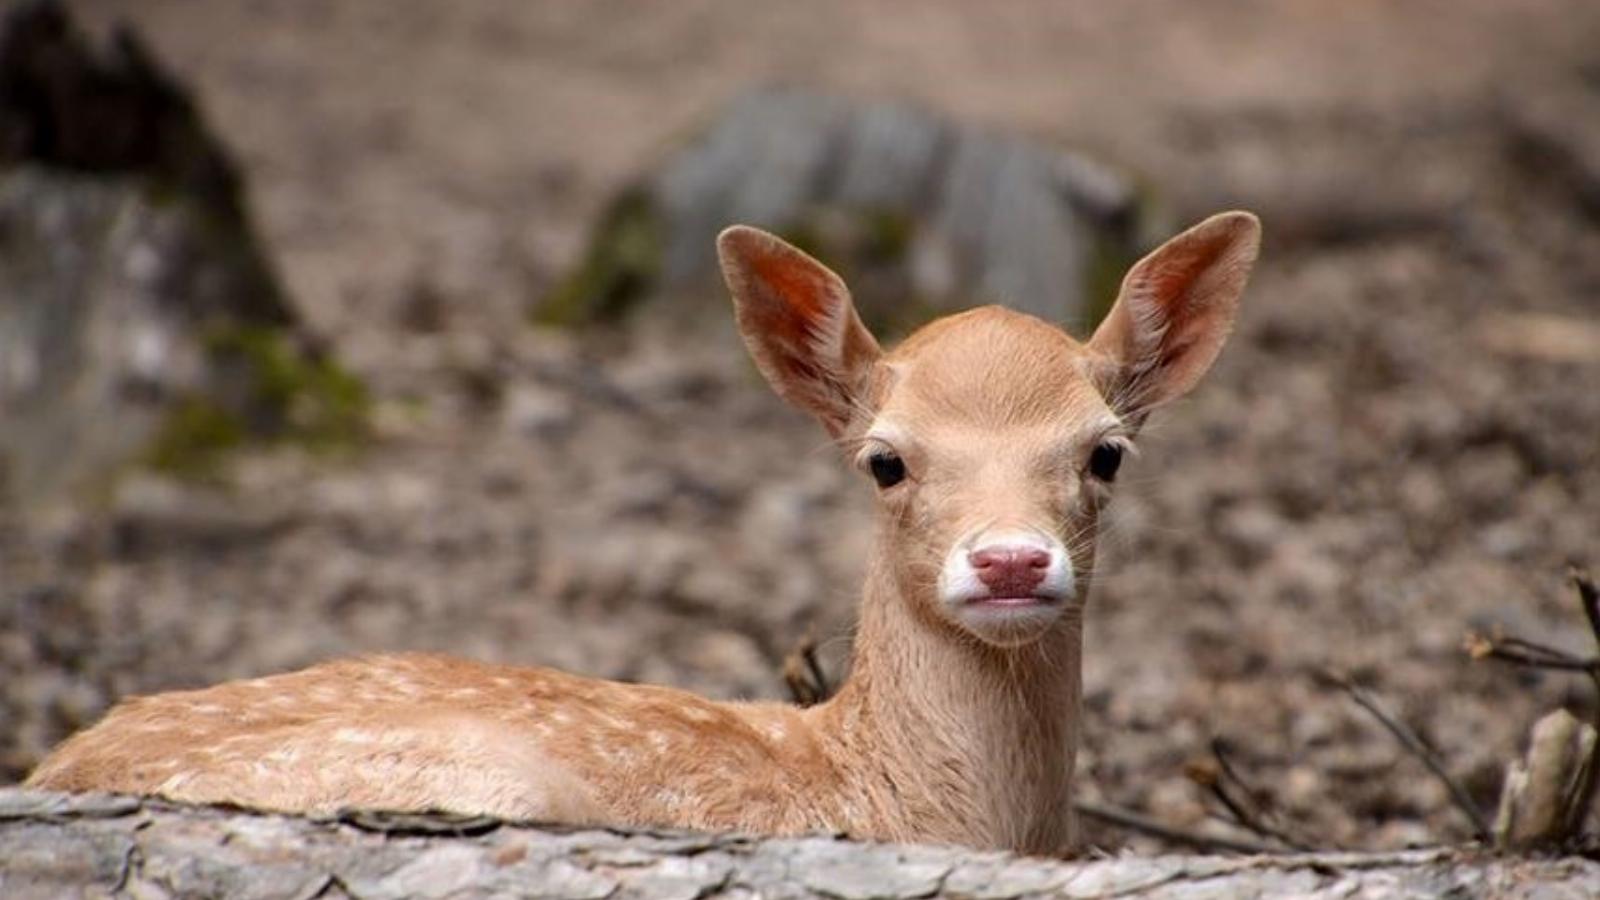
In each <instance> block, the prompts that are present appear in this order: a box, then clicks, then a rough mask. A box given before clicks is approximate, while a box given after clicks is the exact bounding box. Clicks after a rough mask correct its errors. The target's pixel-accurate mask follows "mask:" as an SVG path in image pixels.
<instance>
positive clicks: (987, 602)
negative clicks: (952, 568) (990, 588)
mask: <svg viewBox="0 0 1600 900" xmlns="http://www.w3.org/2000/svg"><path fill="white" fill-rule="evenodd" d="M1060 602H1061V598H1060V597H1050V596H1042V595H1030V596H1026V597H973V598H972V599H971V600H968V601H967V605H968V606H977V607H985V606H987V607H993V608H996V609H1013V608H1018V607H1027V606H1050V605H1053V604H1056V603H1060Z"/></svg>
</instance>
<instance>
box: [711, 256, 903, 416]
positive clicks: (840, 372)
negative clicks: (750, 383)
mask: <svg viewBox="0 0 1600 900" xmlns="http://www.w3.org/2000/svg"><path fill="white" fill-rule="evenodd" d="M717 256H718V257H719V258H720V259H721V260H722V277H723V278H724V279H726V280H727V282H728V290H730V291H732V292H733V312H734V317H735V318H736V319H737V320H738V323H739V333H740V334H741V335H743V336H744V343H745V346H746V347H748V348H749V349H750V355H751V356H753V357H754V358H755V361H756V366H757V367H758V368H760V369H761V374H763V375H765V376H766V377H767V381H768V382H770V383H771V384H772V387H773V388H774V389H775V390H777V392H778V394H779V395H780V396H782V397H783V398H784V399H785V400H788V401H789V402H790V403H793V404H794V405H795V406H797V407H799V408H801V409H803V410H805V411H807V412H809V413H811V414H812V415H814V416H816V417H817V418H818V419H820V420H821V421H822V424H823V426H824V427H825V428H827V429H828V433H829V434H831V435H833V436H835V437H838V436H839V435H840V434H842V433H844V431H845V429H846V428H848V427H849V425H850V421H851V419H852V417H853V416H854V412H855V410H856V409H857V408H859V407H860V406H861V405H862V403H863V402H864V401H865V397H866V392H867V389H868V385H869V383H870V380H871V375H872V367H873V364H874V363H876V362H877V361H878V358H879V357H881V356H882V355H883V351H882V350H881V349H879V347H878V342H877V340H876V339H874V338H873V337H872V333H871V332H869V331H867V328H866V326H865V325H863V324H861V317H860V316H858V315H856V308H855V304H854V303H852V302H851V300H850V291H849V290H848V289H846V288H845V286H844V282H843V281H841V280H840V278H839V276H837V275H835V274H833V272H832V271H830V270H829V269H828V267H827V266H824V265H823V264H822V263H819V262H817V261H816V260H814V259H812V258H811V257H810V256H807V255H806V254H805V253H802V252H801V251H799V250H797V249H795V248H794V247H791V246H789V245H788V244H786V243H784V242H783V241H781V240H779V239H778V238H776V237H774V236H772V235H770V234H768V233H766V232H765V231H761V230H759V229H756V228H750V227H748V226H745V225H735V226H733V227H732V228H729V229H727V230H725V231H723V232H722V234H721V235H720V236H718V237H717Z"/></svg>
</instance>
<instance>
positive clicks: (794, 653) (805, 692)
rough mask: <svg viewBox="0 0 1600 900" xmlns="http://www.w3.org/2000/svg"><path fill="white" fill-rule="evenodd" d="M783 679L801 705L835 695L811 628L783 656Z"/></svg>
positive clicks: (815, 703) (816, 702)
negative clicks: (824, 669)
mask: <svg viewBox="0 0 1600 900" xmlns="http://www.w3.org/2000/svg"><path fill="white" fill-rule="evenodd" d="M783 681H784V683H785V684H787V685H788V686H789V695H790V696H791V697H793V698H794V702H795V703H797V704H799V705H800V706H815V705H817V704H818V703H821V702H822V701H824V700H826V699H828V698H829V697H831V696H833V690H834V688H833V685H832V684H831V683H829V681H828V675H827V673H826V672H824V671H823V670H822V662H821V661H820V660H818V659H817V638H816V634H815V633H813V632H812V631H810V630H809V629H808V630H807V631H806V633H805V636H804V637H802V638H800V641H799V643H797V644H795V646H794V649H793V650H790V651H789V655H788V656H785V657H784V658H783Z"/></svg>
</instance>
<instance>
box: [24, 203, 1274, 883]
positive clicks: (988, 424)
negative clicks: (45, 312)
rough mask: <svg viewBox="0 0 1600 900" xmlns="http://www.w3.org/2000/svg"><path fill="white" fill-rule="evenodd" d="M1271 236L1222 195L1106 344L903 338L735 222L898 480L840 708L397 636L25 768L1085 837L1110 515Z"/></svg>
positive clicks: (727, 817) (823, 415) (631, 813)
mask: <svg viewBox="0 0 1600 900" xmlns="http://www.w3.org/2000/svg"><path fill="white" fill-rule="evenodd" d="M1258 234H1259V226H1258V225H1257V223H1256V222H1255V219H1254V218H1253V217H1251V216H1248V215H1247V214H1242V213H1232V214H1225V215H1222V216H1217V217H1214V218H1212V219H1210V220H1207V221H1206V222H1204V223H1202V224H1201V225H1198V226H1196V227H1195V228H1193V229H1191V230H1190V231H1188V232H1186V233H1185V234H1183V235H1180V236H1179V237H1178V238H1175V239H1174V240H1172V241H1170V242H1169V243H1168V244H1167V245H1165V246H1163V247H1162V248H1161V249H1159V250H1157V251H1156V252H1155V253H1153V254H1152V255H1151V256H1149V257H1147V258H1146V259H1145V260H1143V261H1141V262H1140V263H1139V264H1138V265H1137V266H1135V267H1134V269H1133V270H1132V271H1131V272H1130V273H1129V275H1128V278H1127V280H1126V281H1125V282H1124V285H1123V291H1122V294H1121V296H1120V297H1119V300H1118V303H1117V305H1116V306H1115V307H1114V308H1113V310H1112V312H1111V313H1110V314H1109V315H1108V317H1107V320H1106V321H1105V323H1103V324H1102V325H1101V327H1100V329H1099V330H1098V331H1097V332H1096V334H1095V336H1094V338H1093V339H1092V340H1091V341H1089V342H1088V343H1087V344H1080V343H1079V342H1077V341H1075V340H1073V339H1072V338H1071V337H1069V336H1068V335H1067V334H1066V333H1065V332H1062V331H1061V330H1060V329H1058V328H1055V327H1054V326H1051V325H1049V324H1047V323H1044V322H1041V321H1039V320H1037V319H1034V318H1031V317H1029V316H1025V315H1022V314H1020V313H1015V312H1011V311H1008V310H1004V309H1000V308H997V307H986V308H982V309H978V310H973V311H970V312H967V313H963V314H961V315H957V316H951V317H948V318H946V319H942V320H940V321H938V322H935V323H933V324H931V325H929V326H927V327H926V328H924V329H922V330H921V331H919V332H917V333H916V334H914V335H912V336H911V337H910V338H908V339H907V340H906V341H905V342H904V343H902V344H901V346H900V347H898V348H896V349H895V350H894V351H893V352H890V353H885V352H884V351H883V350H881V349H880V348H879V347H878V344H877V342H876V341H875V340H874V339H873V337H872V336H871V335H870V334H869V333H868V332H867V331H866V329H865V328H864V327H863V326H862V325H861V322H860V320H859V318H858V317H857V316H856V314H855V311H854V308H853V306H852V305H851V303H850V300H849V294H848V292H847V291H846V290H845V288H844V286H843V284H842V282H840V281H839V280H838V278H837V277H836V276H834V275H833V274H832V273H831V272H829V271H828V270H827V269H825V268H823V267H822V266H821V265H820V264H819V263H817V262H815V261H814V260H811V259H810V258H809V257H806V256H805V255H804V254H802V253H800V252H799V251H797V250H794V249H793V248H791V247H789V246H787V245H786V244H783V243H782V242H781V241H778V240H777V239H776V238H773V237H771V236H770V235H765V234H763V233H761V232H757V231H754V230H753V229H744V228H735V229H730V230H729V231H728V232H725V233H724V235H723V237H722V238H721V239H720V241H719V251H720V252H721V255H722V259H723V265H724V271H725V274H726V275H727V278H728V281H729V286H730V288H731V289H732V292H733V295H734V300H735V311H736V313H737V316H738V319H739V324H740V328H741V330H742V332H743V334H744V336H745V339H746V342H747V344H748V345H749V347H750V349H751V352H752V354H753V356H754V357H755V360H756V362H757V365H758V366H759V367H760V368H761V370H762V372H763V373H764V374H765V375H766V376H767V378H768V379H769V381H771V382H772V384H773V386H774V387H775V388H776V389H777V390H778V392H779V393H780V394H782V395H783V396H784V397H785V398H787V399H789V400H790V401H791V402H793V403H795V404H796V405H798V406H800V407H801V408H803V409H805V410H807V411H809V412H811V413H812V414H813V415H815V416H816V417H817V418H818V419H819V420H820V421H821V422H822V424H823V425H824V427H825V428H827V430H828V431H829V432H830V433H831V434H832V435H833V436H834V437H835V438H836V439H838V440H839V441H840V442H841V444H843V445H844V446H846V447H848V448H851V449H852V450H853V451H854V458H855V461H856V463H857V465H858V466H860V467H861V468H863V469H865V470H867V471H869V472H870V473H871V475H872V477H873V478H874V480H876V481H877V483H878V485H879V494H880V515H879V520H878V527H877V530H876V536H875V538H874V541H875V544H874V548H873V552H872V554H871V558H870V563H869V571H868V574H867V579H866V585H865V588H864V590H863V595H862V602H861V613H860V627H859V631H858V635H857V639H856V645H855V646H856V650H855V657H854V659H853V661H852V667H851V674H850V677H849V679H848V680H847V681H846V682H845V684H844V685H843V686H842V687H841V689H840V691H839V693H838V694H837V695H836V696H835V697H834V698H832V699H831V700H829V701H827V702H825V703H822V704H820V705H818V706H815V707H811V708H809V709H803V710H802V709H799V708H796V707H792V706H788V705H783V704H774V703H717V702H713V701H710V700H707V699H704V698H701V697H697V696H694V695H692V694H688V693H685V692H682V691H677V690H672V689H668V688H662V687H651V686H641V685H627V684H619V683H615V682H607V681H600V680H595V679H588V678H580V677H577V676H573V675H568V674H564V673H560V672H555V671H551V670H546V669H533V668H519V667H510V666H492V665H484V664H479V663H471V662H465V661H460V660H454V659H449V658H446V657H439V656H426V655H399V656H379V657H370V658H365V659H358V660H346V661H339V662H333V663H328V664H324V665H320V666H316V667H313V668H310V669H306V670H304V671H300V672H295V673H290V674H286V675H278V676H272V677H268V678H260V679H254V680H250V681H241V682H232V683H228V684H223V685H219V686H216V687H212V688H208V689H205V690H199V691H191V692H180V693H169V694H161V695H156V696H152V697H145V698H138V699H134V700H131V701H127V702H125V703H123V704H121V705H119V706H118V707H117V708H116V709H114V710H113V711H112V712H111V713H110V714H109V715H108V716H107V717H106V718H105V719H104V720H103V721H101V722H100V723H99V724H97V725H95V726H93V727H91V728H89V729H87V730H86V731H84V732H81V733H80V734H78V735H76V736H74V737H73V738H72V739H70V740H69V741H67V742H66V743H65V744H63V745H62V746H61V747H60V748H58V749H57V750H56V751H55V752H54V753H53V754H51V756H50V757H49V758H47V759H46V760H45V762H44V763H43V764H41V766H40V767H39V768H38V769H37V770H36V771H35V772H34V773H33V775H32V776H31V777H30V779H29V784H30V785H33V786H37V787H45V788H56V789H64V790H109V791H119V792H130V793H147V794H159V795H163V796H166V797H169V798H171V799H175V800H180V801H191V802H227V803H236V804H241V805H246V806H253V807H260V808H265V809H273V810H282V811H292V812H326V811H331V810H334V809H338V808H341V807H357V806H359V807H372V808H385V809H401V810H417V809H429V808H434V809H447V810H455V811H460V812H468V813H489V814H495V815H501V816H506V817H511V818H524V819H537V820H546V821H562V822H570V823H574V824H607V825H654V826H678V827H691V828H704V829H734V830H742V831H749V832H756V833H767V834H795V833H803V832H813V831H841V832H845V833H848V834H851V835H854V836H858V837H869V838H878V839H887V840H919V841H932V842H940V843H959V844H967V845H972V846H978V847H985V848H996V849H1010V850H1015V851H1021V852H1033V853H1053V852H1060V851H1063V850H1066V849H1068V848H1070V845H1071V842H1072V813H1071V800H1072V792H1071V783H1072V774H1073V764H1074V759H1075V755H1076V746H1077V728H1078V718H1079V710H1078V706H1079V698H1080V694H1081V689H1080V664H1081V641H1082V637H1081V625H1082V611H1083V604H1084V590H1083V587H1082V583H1083V582H1084V579H1085V576H1086V574H1087V573H1088V572H1090V571H1091V570H1092V567H1093V563H1094V533H1095V526H1096V522H1097V517H1098V512H1099V509H1100V507H1101V505H1102V504H1103V502H1104V500H1105V499H1106V498H1107V495H1108V493H1109V484H1110V481H1111V480H1112V478H1114V476H1115V472H1116V464H1117V462H1118V461H1119V460H1120V458H1121V453H1122V450H1123V449H1124V448H1126V447H1128V446H1130V445H1131V442H1132V439H1133V437H1134V435H1135V434H1136V433H1137V430H1138V427H1139V425H1140V424H1142V422H1143V420H1144V417H1145V416H1146V415H1147V414H1148V411H1149V410H1150V409H1151V408H1152V407H1154V406H1156V405H1159V404H1160V403H1161V402H1164V401H1165V400H1168V399H1171V398H1172V397H1175V396H1178V395H1180V394H1182V393H1183V392H1185V391H1186V390H1187V389H1188V388H1189V387H1190V386H1192V384H1193V383H1194V381H1196V380H1197V379H1198V378H1199V377H1200V375H1201V374H1203V373H1204V371H1205V370H1206V368H1208V367H1209V365H1210V363H1211V361H1212V360H1213V359H1214V357H1215V356H1216V353H1217V351H1218V349H1219V348H1220V345H1221V343H1222V340H1223V338H1224V337H1225V336H1226V333H1227V330H1228V327H1229V326H1230V324H1231V322H1232V319H1233V311H1234V307H1235V305H1236V301H1237V298H1238V295H1239V293H1240V292H1241V291H1242V289H1243V286H1244V281H1245V278H1246V276H1247V274H1248V270H1249V267H1250V265H1251V263H1252V262H1253V260H1254V256H1255V252H1256V246H1257V241H1258Z"/></svg>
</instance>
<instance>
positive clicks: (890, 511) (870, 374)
mask: <svg viewBox="0 0 1600 900" xmlns="http://www.w3.org/2000/svg"><path fill="white" fill-rule="evenodd" d="M1260 234H1261V226H1260V223H1259V222H1258V221H1257V220H1256V218H1255V216H1253V215H1251V214H1249V213H1244V212H1229V213H1223V214H1221V215H1217V216H1213V217H1212V218H1210V219H1207V220H1206V221H1204V222H1201V223H1200V224H1198V225H1196V226H1194V227H1193V228H1190V229H1189V230H1188V231H1185V232H1184V233H1182V234H1180V235H1178V236H1177V237H1175V238H1173V239H1171V240H1170V241H1168V242H1167V243H1166V244H1164V245H1162V246H1161V247H1160V248H1158V249H1156V250H1155V251H1154V252H1152V253H1151V254H1150V255H1149V256H1146V257H1145V258H1144V259H1142V260H1140V261H1139V262H1138V263H1137V264H1135V265H1134V266H1133V268H1132V269H1130V270H1129V272H1128V274H1127V276H1126V278H1125V279H1124V280H1123V282H1122V289H1121V292H1120V293H1119V294H1118V297H1117V300H1116V303H1115V305H1114V306H1113V307H1112V309H1111V311H1110V312H1109V313H1108V314H1107V315H1106V318H1105V320H1104V321H1103V322H1101V324H1100V326H1099V328H1098V329H1097V330H1096V331H1095V333H1094V336H1093V337H1091V338H1090V339H1089V340H1088V342H1087V343H1080V342H1078V341H1076V340H1074V339H1073V338H1072V337H1071V336H1069V335H1068V334H1067V333H1066V332H1064V331H1062V330H1061V329H1060V328H1058V327H1056V326H1054V325H1051V324H1049V323H1046V322H1044V321H1041V320H1039V319H1037V318H1034V317H1032V316H1028V315H1024V314H1022V313H1018V312H1013V311H1010V310H1007V309H1004V308H1001V307H993V306H991V307H983V308H980V309H974V310H970V311H968V312H964V313H960V314H958V315H952V316H948V317H945V318H942V319H939V320H937V321H935V322H932V323H931V324H929V325H927V326H925V327H923V328H921V329H920V330H918V331H916V332H915V333H913V334H912V335H911V336H910V337H908V338H907V339H906V340H905V341H903V342H902V343H901V344H900V345H899V346H898V347H896V348H894V349H893V350H892V351H888V352H885V351H884V350H883V349H882V348H880V347H879V345H878V342H877V340H875V339H874V338H873V336H872V334H871V333H870V332H868V331H867V329H866V327H865V326H864V325H863V324H862V322H861V319H860V317H859V316H858V315H857V314H856V310H855V307H854V305H853V303H852V302H851V299H850V293H849V291H848V290H847V289H846V288H845V285H844V282H843V281H841V280H840V279H839V277H838V276H837V275H835V274H834V273H833V272H831V271H830V270H829V269H828V268H827V267H825V266H823V265H822V264H821V263H819V262H817V261H816V260H814V259H812V258H811V257H809V256H807V255H806V254H805V253H803V252H801V251H799V250H797V249H795V248H794V247H791V246H789V245H788V244H786V243H784V242H783V241H781V240H779V239H778V238H776V237H773V236H772V235H770V234H767V233H765V232H763V231H759V230H756V229H754V228H748V227H744V226H734V227H732V228H729V229H727V230H726V231H724V232H723V233H722V235H721V236H720V237H719V238H718V241H717V250H718V254H719V255H720V257H721V261H722V270H723V275H724V277H725V278H726V279H727V282H728V287H729V289H730V290H731V291H732V294H733V301H734V311H735V314H736V317H737V319H738V324H739V330H740V332H741V333H742V335H743V337H744V341H745V344H746V345H747V346H748V347H749V350H750V353H751V355H752V356H753V357H754V358H755V362H756V365H757V366H758V367H759V368H760V370H761V372H762V373H763V374H764V375H765V376H766V378H767V380H768V381H769V382H771V384H772V386H773V387H774V388H775V389H776V390H777V392H778V393H779V394H780V395H781V396H783V397H784V398H785V399H786V400H788V401H789V402H790V403H792V404H794V405H795V406H797V407H799V408H801V409H803V410H805V411H807V412H809V413H811V414H812V415H813V416H815V417H816V418H817V419H819V420H820V421H821V422H822V425H823V427H825V428H826V429H827V430H828V432H829V433H830V434H831V435H832V436H833V437H834V438H835V439H836V440H838V441H839V442H840V443H841V445H842V446H844V447H846V448H847V450H848V452H849V453H850V455H851V456H852V457H853V459H854V460H855V463H856V464H857V466H858V467H859V468H861V469H862V470H863V471H864V472H866V473H867V474H869V475H870V476H871V477H872V479H873V480H874V481H875V482H876V483H877V489H878V499H879V519H880V528H879V536H880V537H879V540H880V544H879V553H878V556H877V558H876V560H875V564H877V565H881V566H886V567H887V571H888V574H889V575H890V577H892V578H893V580H894V583H895V585H896V587H897V589H898V593H899V595H900V596H901V597H902V598H904V599H905V601H906V602H908V603H910V604H911V606H912V610H913V612H914V613H915V614H916V615H917V616H919V617H920V618H922V619H923V620H924V621H927V622H930V623H932V624H933V625H934V626H935V627H940V628H946V629H953V630H954V631H955V632H956V633H958V634H966V635H970V636H972V637H975V638H977V639H978V640H980V641H982V642H984V643H985V644H989V645H991V646H996V647H1014V646H1020V645H1023V644H1028V643H1031V642H1032V641H1034V640H1036V639H1038V638H1039V637H1041V636H1042V635H1044V634H1045V633H1046V632H1048V631H1049V630H1050V629H1051V628H1052V627H1054V626H1056V625H1057V624H1058V623H1059V622H1061V621H1062V620H1063V619H1064V618H1065V615H1066V613H1067V611H1068V610H1072V609H1076V608H1078V605H1079V604H1081V602H1082V595H1083V593H1084V586H1085V579H1086V573H1088V572H1089V571H1090V570H1091V569H1092V567H1093V565H1094V550H1095V533H1096V526H1097V521H1098V516H1099V512H1100V509H1101V508H1102V506H1103V505H1104V504H1105V502H1106V501H1107V500H1108V499H1109V497H1110V492H1111V486H1112V483H1113V481H1114V480H1115V478H1116V475H1117V469H1118V466H1119V465H1120V463H1121V461H1122V458H1123V456H1124V455H1126V454H1127V453H1128V451H1129V450H1131V449H1132V447H1133V440H1134V438H1135V436H1136V435H1137V433H1138V431H1139V427H1140V425H1141V424H1142V423H1143V422H1144V420H1145V417H1146V416H1147V415H1148V414H1149V412H1150V410H1151V409H1153V408H1155V407H1157V406H1159V405H1161V404H1163V403H1166V402H1167V401H1170V400H1173V399H1175V398H1177V397H1179V396H1182V395H1183V394H1184V393H1186V392H1187V391H1188V390H1189V389H1190V388H1191V387H1193V386H1194V384H1195V383H1196V382H1197V381H1198V380H1199V379H1200V377H1201V376H1202V375H1204V374H1205V372H1206V370H1207V369H1209V368H1210V366H1211V363H1212V362H1213V361H1214V360H1215V359H1216V357H1217V353H1218V351H1219V350H1220V349H1221V347H1222V343H1223V341H1224V340H1225V339H1226V338H1227V335H1228V332H1229V330H1230V328H1231V327H1232V324H1233V319H1234V312H1235V310H1236V309H1237V306H1238V301H1239V295H1240V294H1241V293H1242V292H1243V290H1244V286H1245V282H1246V280H1247V279H1248V277H1249V273H1250V268H1251V266H1252V264H1253V263H1254V262H1255V258H1256V252H1257V249H1258V247H1259V244H1260Z"/></svg>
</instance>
